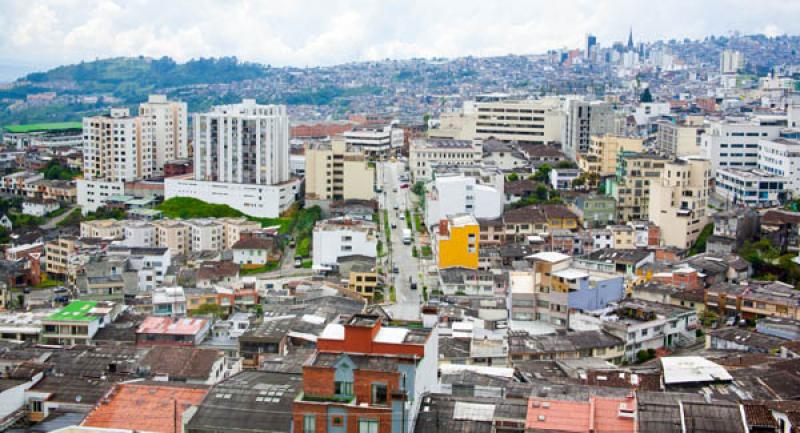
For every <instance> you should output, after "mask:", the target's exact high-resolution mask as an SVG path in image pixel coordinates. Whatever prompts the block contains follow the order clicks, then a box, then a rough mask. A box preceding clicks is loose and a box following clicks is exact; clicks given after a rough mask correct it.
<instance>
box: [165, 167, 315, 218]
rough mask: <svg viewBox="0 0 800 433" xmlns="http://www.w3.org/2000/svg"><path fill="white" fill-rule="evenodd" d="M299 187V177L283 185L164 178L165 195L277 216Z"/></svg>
mask: <svg viewBox="0 0 800 433" xmlns="http://www.w3.org/2000/svg"><path fill="white" fill-rule="evenodd" d="M299 187H300V181H299V180H296V179H295V180H292V181H290V182H287V183H283V184H280V185H247V184H238V183H224V182H205V181H196V180H188V179H182V178H177V177H170V178H166V179H164V198H165V199H170V198H173V197H193V198H196V199H199V200H203V201H205V202H208V203H216V204H226V205H228V206H230V207H232V208H234V209H237V210H240V211H242V212H244V213H245V214H247V215H250V216H255V217H260V218H277V217H279V216H280V214H281V212H283V211H284V210H286V209H288V208H289V206H291V204H292V203H294V201H295V196H296V194H297V191H298V189H299Z"/></svg>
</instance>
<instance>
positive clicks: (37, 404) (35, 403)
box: [31, 400, 43, 412]
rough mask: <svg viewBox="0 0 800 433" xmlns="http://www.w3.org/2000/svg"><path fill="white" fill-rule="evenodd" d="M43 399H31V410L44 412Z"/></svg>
mask: <svg viewBox="0 0 800 433" xmlns="http://www.w3.org/2000/svg"><path fill="white" fill-rule="evenodd" d="M42 411H43V408H42V401H41V400H31V412H42Z"/></svg>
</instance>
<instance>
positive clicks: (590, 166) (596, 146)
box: [578, 135, 643, 176]
mask: <svg viewBox="0 0 800 433" xmlns="http://www.w3.org/2000/svg"><path fill="white" fill-rule="evenodd" d="M642 143H643V141H642V139H641V138H628V137H619V136H616V135H602V136H593V137H592V139H591V142H590V144H589V150H588V151H587V152H586V153H585V154H581V155H580V156H579V158H578V167H579V168H580V169H581V171H582V172H584V173H590V174H591V173H594V174H597V175H599V176H611V175H613V174H614V173H616V171H617V157H618V156H619V154H620V153H621V152H623V151H627V152H641V151H642Z"/></svg>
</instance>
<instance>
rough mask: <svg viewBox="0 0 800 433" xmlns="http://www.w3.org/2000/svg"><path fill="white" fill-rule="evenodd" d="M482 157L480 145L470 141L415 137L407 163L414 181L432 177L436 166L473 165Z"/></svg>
mask: <svg viewBox="0 0 800 433" xmlns="http://www.w3.org/2000/svg"><path fill="white" fill-rule="evenodd" d="M482 157H483V150H482V146H481V145H480V144H477V143H473V142H472V141H466V140H439V139H436V140H430V139H429V140H425V139H417V140H414V141H412V142H411V146H410V149H409V158H408V161H409V162H408V165H409V170H410V171H411V176H412V178H413V179H414V181H420V180H422V181H425V180H431V179H432V178H433V174H434V168H435V167H436V166H447V165H468V166H474V165H477V164H479V163H480V162H481V158H482Z"/></svg>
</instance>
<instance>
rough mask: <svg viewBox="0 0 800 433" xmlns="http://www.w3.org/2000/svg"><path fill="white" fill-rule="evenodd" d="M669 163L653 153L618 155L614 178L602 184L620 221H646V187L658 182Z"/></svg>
mask: <svg viewBox="0 0 800 433" xmlns="http://www.w3.org/2000/svg"><path fill="white" fill-rule="evenodd" d="M667 162H669V160H668V159H667V158H665V157H663V156H661V155H658V154H655V153H636V152H620V153H619V155H618V160H617V175H616V177H615V178H613V179H607V180H606V188H605V191H606V194H607V195H609V196H611V197H614V198H615V199H616V200H617V219H618V220H620V221H639V220H647V219H648V213H649V203H650V185H651V184H652V183H653V182H657V181H658V180H659V179H660V178H661V172H662V171H664V165H665V164H666V163H667Z"/></svg>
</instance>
